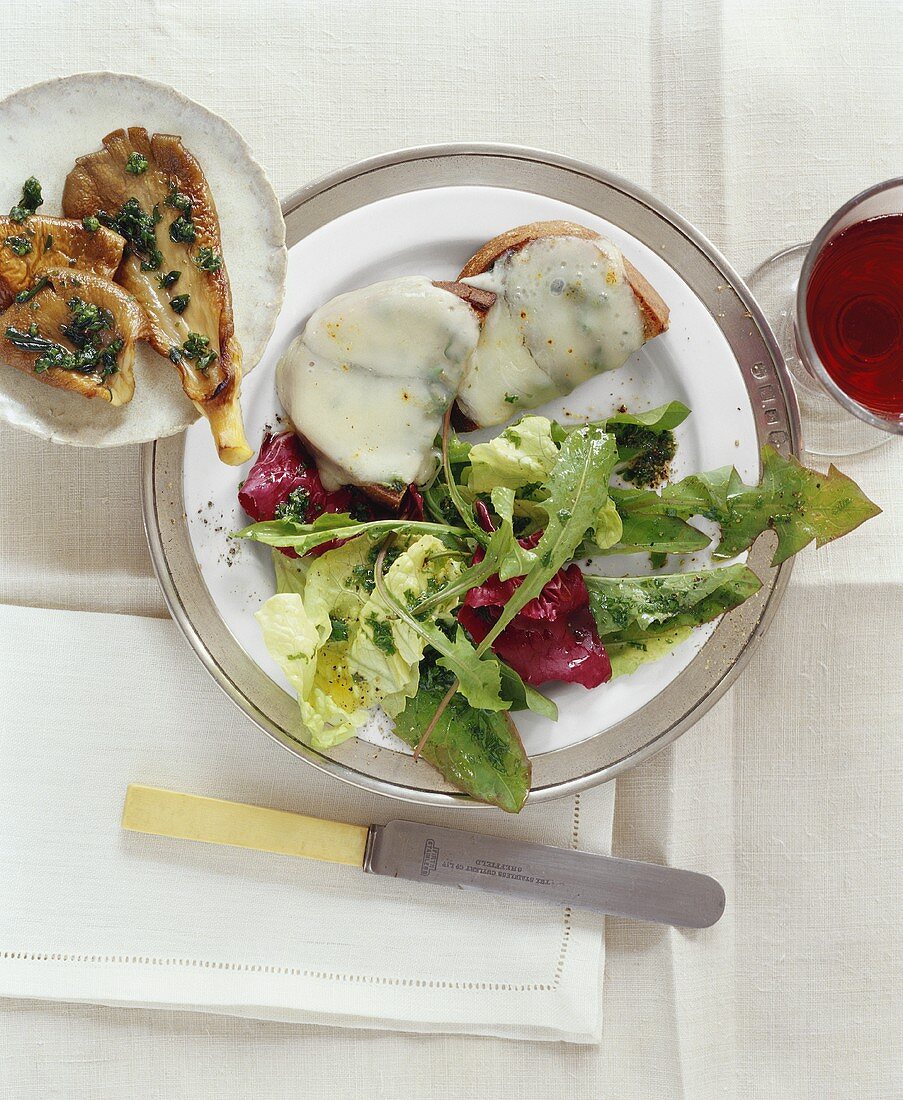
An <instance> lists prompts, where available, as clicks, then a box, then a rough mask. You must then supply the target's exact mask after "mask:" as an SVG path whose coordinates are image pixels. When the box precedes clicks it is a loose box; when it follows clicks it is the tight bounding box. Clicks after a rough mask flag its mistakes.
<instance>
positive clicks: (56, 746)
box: [0, 605, 614, 1042]
mask: <svg viewBox="0 0 903 1100" xmlns="http://www.w3.org/2000/svg"><path fill="white" fill-rule="evenodd" d="M0 637H2V638H3V639H4V657H3V660H2V662H0V699H2V708H3V709H2V719H0V726H2V730H0V895H2V902H0V996H9V997H32V998H43V999H51V1000H64V1001H89V1002H96V1003H103V1004H116V1005H141V1006H146V1007H156V1008H182V1009H185V1008H188V1009H196V1010H198V1011H204V1012H218V1013H225V1014H232V1015H238V1016H250V1017H257V1018H260V1019H273V1020H288V1021H305V1022H315V1023H332V1024H339V1025H346V1026H353V1027H372V1028H379V1027H383V1028H393V1029H402V1030H412V1031H445V1032H464V1033H473V1034H491V1035H500V1036H508V1037H510V1038H519V1039H547V1040H569V1041H572V1042H592V1041H598V1039H599V1037H600V1035H601V1026H602V1019H601V1004H602V1002H601V986H602V982H601V978H602V967H603V963H604V921H603V918H602V917H599V916H596V915H594V914H588V913H585V912H580V911H577V910H574V911H571V910H569V909H566V908H563V907H552V906H545V905H541V904H538V903H530V902H522V901H518V900H510V901H509V900H507V899H504V898H500V897H498V896H493V895H485V894H479V893H473V892H470V891H468V892H463V891H462V892H455V891H452V890H446V889H441V888H439V887H427V886H419V885H415V884H413V883H407V882H402V881H396V880H389V879H384V878H380V877H378V876H375V875H364V874H363V873H362V872H359V871H357V870H356V869H355V868H348V867H339V866H333V865H331V864H321V863H314V862H310V861H307V860H300V859H292V858H289V857H284V856H278V855H271V854H265V853H259V852H252V851H245V850H242V849H233V848H221V847H214V846H211V845H201V844H195V843H191V842H189V841H176V840H170V839H164V838H159V837H151V836H143V835H137V834H131V833H126V832H124V831H123V830H121V828H120V825H119V819H120V814H121V811H122V803H123V798H124V795H125V789H126V785H127V784H128V783H130V782H136V783H146V784H150V785H156V786H162V787H170V788H174V789H180V790H186V791H190V792H193V793H198V794H207V795H214V796H218V797H222V798H227V799H234V800H238V801H243V802H252V803H258V804H263V805H270V806H276V807H279V808H282V809H288V810H295V811H299V812H300V811H303V812H305V813H309V814H312V815H315V816H320V817H328V818H336V819H340V820H348V821H354V822H358V823H361V824H369V823H371V822H382V821H386V820H390V819H392V818H395V817H408V818H412V819H415V820H423V821H441V822H443V823H446V824H449V825H452V826H457V827H463V828H469V829H475V830H481V831H486V832H492V833H498V834H503V835H511V836H518V837H523V838H527V839H531V840H537V841H541V842H544V843H550V844H558V845H562V846H566V847H567V846H574V847H578V846H579V847H580V848H585V849H588V850H591V851H597V852H609V851H610V850H611V831H612V816H613V809H614V785H613V784H608V785H607V786H605V787H601V788H597V789H596V790H595V791H592V792H589V793H586V794H583V795H580V796H578V797H576V798H571V799H565V800H561V801H558V802H554V803H549V804H546V805H541V806H538V807H536V808H534V809H530V810H527V811H525V812H523V813H522V814H520V815H519V816H518V817H517V818H511V817H508V816H507V815H504V814H502V813H500V812H499V813H494V812H490V811H487V812H485V813H483V812H478V811H471V812H468V811H455V812H451V813H448V812H445V813H443V812H436V811H434V810H431V809H429V808H427V807H420V806H410V805H407V804H405V803H401V802H396V801H392V800H389V799H385V798H378V797H376V796H372V795H369V794H366V793H364V792H361V791H357V790H356V789H354V788H352V787H349V786H346V785H345V784H342V783H340V782H339V781H338V780H335V779H332V778H331V777H328V776H324V775H321V774H320V773H319V772H317V771H316V770H315V769H314V768H312V767H310V766H308V765H306V764H305V763H304V762H303V761H299V760H295V759H293V758H292V757H291V756H290V755H289V754H288V753H286V752H285V750H284V749H282V748H281V747H280V746H279V745H277V744H275V743H274V742H271V741H270V740H269V739H268V738H266V737H265V736H264V735H263V734H262V733H261V732H260V731H258V730H257V729H256V728H255V727H254V726H252V724H251V723H250V722H249V721H248V720H247V719H246V718H245V717H244V715H242V714H241V713H240V712H239V711H238V710H237V709H236V708H235V707H233V706H232V705H231V704H230V703H229V701H228V700H227V699H226V698H225V697H224V696H223V695H222V694H221V693H220V691H219V689H218V688H217V687H216V686H215V685H214V684H213V683H212V682H211V681H210V680H209V678H208V677H207V675H206V673H204V672H203V670H202V669H201V667H200V665H199V664H198V663H197V661H196V660H195V658H194V656H193V655H192V654H191V653H190V652H189V650H188V648H187V646H186V645H185V643H184V641H183V640H182V638H181V637H180V635H179V634H178V632H177V629H176V627H175V626H174V625H173V624H172V623H170V622H168V621H164V620H157V619H148V618H141V617H137V616H126V615H108V614H96V613H86V612H69V611H49V610H40V609H34V608H22V607H11V606H6V605H0Z"/></svg>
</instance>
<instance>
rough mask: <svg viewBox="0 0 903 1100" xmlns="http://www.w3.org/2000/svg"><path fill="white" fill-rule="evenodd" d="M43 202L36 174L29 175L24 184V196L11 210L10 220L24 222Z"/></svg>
mask: <svg viewBox="0 0 903 1100" xmlns="http://www.w3.org/2000/svg"><path fill="white" fill-rule="evenodd" d="M43 203H44V199H43V197H42V195H41V185H40V183H38V181H37V180H36V179H35V178H34V176H29V177H28V179H27V180H26V181H25V182H24V183H23V184H22V197H21V198H20V199H19V201H18V202H17V203H16V205H15V206H14V207H13V208H12V210H10V212H9V217H10V221H14V222H24V221H25V219H26V218H27V217H29V215H31V214H33V213H34V212H35V210H37V208H38V207H39V206H42V205H43Z"/></svg>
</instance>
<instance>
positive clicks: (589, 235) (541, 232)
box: [458, 221, 670, 340]
mask: <svg viewBox="0 0 903 1100" xmlns="http://www.w3.org/2000/svg"><path fill="white" fill-rule="evenodd" d="M543 237H579V238H581V239H582V240H585V241H594V240H600V239H601V234H600V233H597V232H596V231H595V230H593V229H589V228H587V226H585V225H579V224H578V223H577V222H568V221H548V222H530V223H529V224H528V225H519V226H516V227H515V228H514V229H507V230H505V232H504V233H500V234H499V235H498V236H497V237H493V238H492V240H491V241H487V242H486V244H484V245H483V247H482V248H480V249H479V250H478V251H477V252H475V253H474V254H473V256H471V258H470V259H469V260H468V261H467V263H466V264H465V265H464V267H463V268H462V269H461V273H460V275H459V276H458V279H459V280H460V279H467V278H471V277H472V276H474V275H482V274H483V272H485V271H488V270H489V269H490V268H491V267H492V265H493V264H494V263H495V262H496V260H498V259H500V258H501V257H502V256H503V255H504V254H505V253H506V252H514V251H516V250H517V249H520V248H523V247H524V245H527V244H530V242H531V241H538V240H540V239H541V238H543ZM624 269H625V271H626V273H627V282H628V284H629V285H630V289H631V290H632V291H633V294H634V297H635V298H636V300H637V305H638V306H639V307H640V313H641V314H642V317H643V339H644V340H651V339H652V338H653V337H654V336H658V335H659V334H660V333H662V332H664V331H665V329H667V327H668V322H669V316H670V310H669V309H668V306H667V304H666V303H665V300H664V299H663V298H662V296H661V295H660V294H659V293H658V291H657V290H656V289H655V288H654V287H653V286H652V284H651V283H650V282H649V281H648V280H647V279H646V278H645V277H644V276H643V275H642V274H641V273H640V272H639V271H637V269H636V268H635V267H634V266H633V264H632V263H631V262H630V261H629V260H628V259H627V258H626V257H625V259H624Z"/></svg>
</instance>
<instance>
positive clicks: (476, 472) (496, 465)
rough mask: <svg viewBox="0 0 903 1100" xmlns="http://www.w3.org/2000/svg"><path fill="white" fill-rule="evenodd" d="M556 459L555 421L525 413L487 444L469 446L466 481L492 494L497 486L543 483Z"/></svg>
mask: <svg viewBox="0 0 903 1100" xmlns="http://www.w3.org/2000/svg"><path fill="white" fill-rule="evenodd" d="M562 442H563V441H562ZM557 460H558V443H557V442H556V441H555V440H554V439H553V437H552V421H551V420H547V419H546V417H544V416H525V417H524V418H523V419H522V420H519V421H518V422H517V423H516V424H514V425H512V426H511V427H510V428H506V429H505V430H504V431H503V432H502V433H501V434H500V435H497V436H496V437H495V438H494V439H491V440H489V442H488V443H477V444H476V445H475V446H473V447H471V448H470V470H469V475H468V481H467V484H468V486H469V488H471V489H472V490H473V491H474V492H475V493H489V492H491V491H492V490H493V489H495V488H496V487H503V488H506V489H522V488H524V486H526V485H535V484H537V483H541V482H544V481H545V480H546V478H547V477H548V476H549V474H550V473H551V472H552V468H553V466H554V465H555V463H556V462H557Z"/></svg>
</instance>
